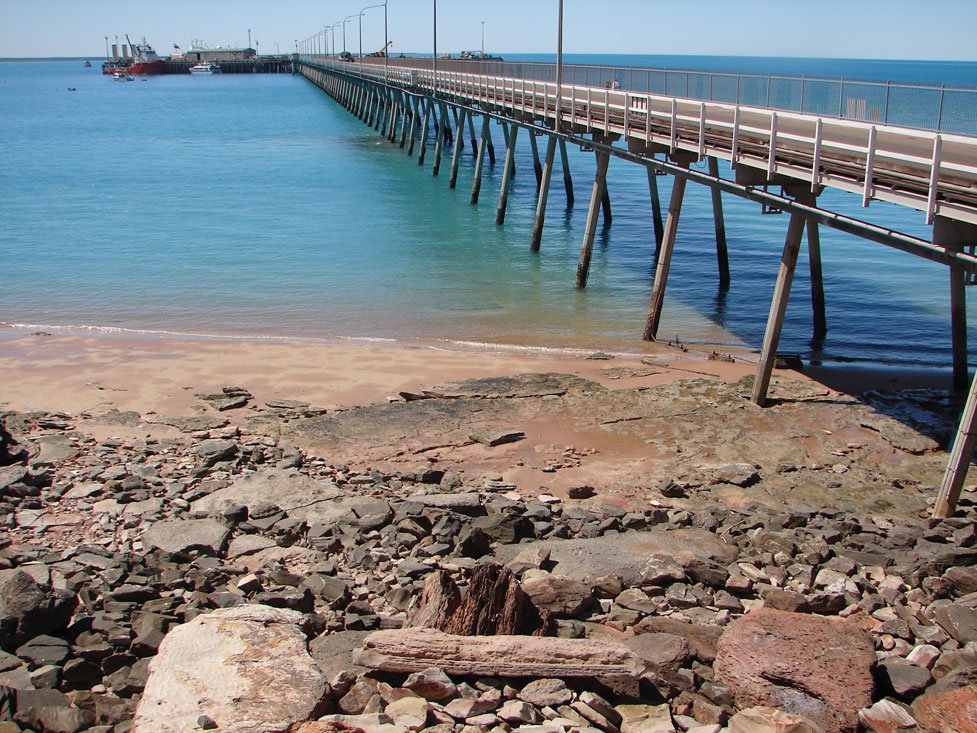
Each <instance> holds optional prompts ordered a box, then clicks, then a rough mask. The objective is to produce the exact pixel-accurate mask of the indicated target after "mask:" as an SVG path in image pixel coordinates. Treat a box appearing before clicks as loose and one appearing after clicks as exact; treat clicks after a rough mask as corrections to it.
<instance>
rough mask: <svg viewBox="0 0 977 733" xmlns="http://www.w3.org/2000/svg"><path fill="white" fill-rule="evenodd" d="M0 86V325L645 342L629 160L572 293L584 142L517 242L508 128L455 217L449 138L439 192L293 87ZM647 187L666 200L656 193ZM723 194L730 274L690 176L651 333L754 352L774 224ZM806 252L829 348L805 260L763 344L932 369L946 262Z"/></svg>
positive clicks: (238, 79) (879, 216)
mask: <svg viewBox="0 0 977 733" xmlns="http://www.w3.org/2000/svg"><path fill="white" fill-rule="evenodd" d="M673 58H674V57H673ZM611 62H615V63H617V62H619V59H616V58H615V59H611ZM971 66H973V65H971ZM0 79H3V81H2V82H0V142H2V149H3V151H4V156H3V165H2V166H0V191H2V194H3V195H2V196H0V221H2V223H3V224H2V230H0V262H2V275H0V322H3V323H5V324H8V325H9V324H22V325H29V326H31V327H33V326H46V327H51V326H72V327H85V328H92V327H96V328H108V329H131V330H142V331H163V332H174V333H193V334H216V335H231V336H238V335H240V336H289V337H307V338H316V339H327V340H330V339H343V338H370V339H374V338H378V339H398V340H408V341H410V340H421V341H425V342H430V341H438V340H447V341H465V342H479V343H493V344H515V345H526V346H547V347H555V348H586V349H593V348H603V349H624V350H627V349H640V348H641V342H640V334H641V330H642V326H643V322H644V317H645V313H646V309H647V303H648V297H649V293H650V286H651V276H652V261H653V253H654V238H653V234H652V229H651V219H650V207H649V203H648V192H647V181H646V178H645V173H644V170H643V169H641V168H639V167H637V166H634V165H631V164H627V163H624V162H622V161H616V160H615V161H613V162H612V163H611V171H610V176H609V189H610V195H611V198H612V202H613V207H614V222H613V226H612V227H610V228H609V229H601V230H600V231H599V233H598V241H597V245H596V247H595V251H594V259H593V264H592V268H591V278H590V284H589V286H588V288H587V289H586V291H577V290H575V289H574V287H573V280H574V273H575V268H576V261H577V256H578V253H579V247H580V240H581V237H582V230H583V225H584V218H585V216H586V200H587V198H588V196H589V188H590V185H589V180H588V179H592V176H593V168H594V159H593V154H592V153H584V152H581V151H579V150H577V149H576V148H571V150H570V152H571V158H570V167H571V170H572V173H573V176H574V183H575V187H576V194H577V203H576V205H575V206H574V207H572V208H568V207H567V206H566V201H565V197H564V194H563V187H562V185H560V181H561V177H560V175H559V170H558V171H557V174H556V176H555V178H554V186H553V192H552V194H551V199H550V207H549V210H548V217H547V228H546V231H545V234H544V239H543V247H542V251H541V253H539V254H538V255H533V254H531V253H530V252H529V239H530V234H531V231H532V217H533V211H534V205H535V193H536V191H535V177H534V175H533V172H532V162H531V161H532V158H531V153H530V148H529V140H528V137H526V136H525V133H523V136H522V138H521V141H520V147H519V151H518V156H517V176H516V179H515V182H514V185H513V190H512V193H511V195H510V200H509V210H508V217H507V221H506V223H505V225H504V226H502V227H497V226H496V225H495V203H496V197H497V191H498V179H499V178H500V176H501V169H502V152H503V142H502V135H501V128H499V127H496V126H493V127H492V133H493V136H494V138H495V145H496V150H497V152H498V154H499V159H498V162H497V164H496V165H495V166H494V167H492V166H486V178H485V182H484V184H483V188H482V201H481V203H480V205H479V206H477V207H473V206H471V205H470V203H469V193H470V188H471V177H472V169H473V160H472V156H471V150H470V149H469V148H468V147H467V146H466V149H465V155H464V158H463V161H462V167H461V173H460V175H459V185H458V189H457V190H455V191H451V190H449V189H448V185H447V172H448V165H447V162H446V163H445V164H444V165H443V166H442V175H441V176H440V177H438V178H434V177H432V175H431V171H430V161H431V159H432V156H431V153H432V152H433V151H429V157H428V162H427V164H426V165H425V167H423V168H421V167H419V166H418V165H417V159H416V157H415V158H408V157H407V156H406V155H405V154H404V151H402V150H401V149H400V148H399V147H395V146H391V145H389V144H388V143H386V142H385V141H384V140H382V139H381V138H380V137H379V136H378V135H377V134H376V133H374V132H373V131H372V130H371V129H369V128H367V127H366V126H364V125H363V124H362V123H361V122H359V120H357V119H356V118H354V117H352V116H351V115H350V114H349V113H348V112H346V111H345V110H344V109H342V108H341V107H340V106H338V105H337V104H336V103H335V102H334V101H332V100H331V99H329V98H328V97H326V96H325V95H324V94H322V92H320V91H319V90H317V89H316V88H315V87H313V86H312V85H311V84H309V83H308V82H307V81H305V80H304V79H303V78H301V77H293V76H288V75H279V76H265V75H241V76H237V75H225V76H219V77H189V76H173V77H156V78H152V79H149V80H148V81H135V82H131V83H120V82H115V81H112V80H110V79H108V78H105V77H103V76H102V75H101V74H100V73H99V69H98V68H97V67H96V68H93V69H84V68H82V67H81V64H80V63H78V62H74V61H71V62H51V63H38V62H31V63H28V62H24V63H4V64H0ZM931 81H936V82H939V79H931ZM68 87H75V88H76V89H77V91H74V92H69V91H68ZM466 141H467V136H466ZM659 182H660V185H661V195H662V198H663V203H664V202H665V201H667V196H668V193H669V186H670V184H669V181H668V179H664V178H660V179H659ZM724 203H725V208H726V228H727V236H728V239H729V246H730V259H731V271H732V285H731V287H730V288H729V290H728V291H726V292H721V291H720V290H719V289H718V275H717V272H716V264H715V243H714V239H713V234H712V214H711V208H710V198H709V194H708V192H707V191H706V190H704V189H701V190H700V189H698V188H697V187H691V188H690V189H689V191H688V193H687V204H686V209H685V211H684V213H683V217H682V222H681V226H680V234H679V240H678V244H677V248H676V254H675V257H674V260H673V267H672V273H671V277H670V280H669V298H668V299H667V301H666V307H665V314H664V319H663V322H662V327H661V332H660V333H661V335H662V336H663V337H668V338H671V337H675V336H677V337H678V338H680V339H681V340H683V341H689V342H695V341H700V342H701V341H706V342H718V343H730V344H746V345H747V346H750V347H757V346H759V344H760V342H761V340H762V336H763V328H764V325H765V322H766V315H767V309H768V307H769V300H770V295H771V293H772V290H773V283H774V278H775V275H776V271H777V265H778V262H779V258H780V252H781V249H782V246H783V238H784V233H785V231H786V226H787V218H786V217H784V216H761V215H760V213H759V210H758V207H756V206H755V205H753V204H748V203H746V202H743V201H740V200H739V199H734V198H726V199H724ZM822 203H823V204H824V205H827V206H832V207H835V208H836V209H837V210H839V211H841V212H842V213H846V214H849V215H854V216H869V217H870V218H871V219H872V220H873V221H877V222H881V223H884V224H885V225H887V226H890V227H892V228H894V229H899V230H902V231H905V232H908V233H911V234H916V235H919V236H928V228H927V227H926V226H925V225H924V222H923V218H922V216H921V215H919V214H917V213H914V212H910V211H907V210H903V209H899V208H897V207H894V206H888V205H884V204H873V205H872V208H871V209H870V210H869V211H867V212H866V211H864V210H862V208H861V206H860V201H859V200H857V198H855V197H850V196H846V195H844V194H840V193H831V192H829V193H826V194H825V195H824V196H823V197H822ZM822 251H823V260H824V270H825V286H826V293H827V304H828V312H827V317H828V326H829V334H828V338H827V340H826V341H825V342H824V344H823V346H822V347H821V348H820V349H818V350H816V351H815V350H812V346H811V343H810V340H811V325H810V324H811V307H810V297H809V283H808V280H807V278H806V275H805V268H806V260H805V259H804V255H803V254H802V264H801V267H800V269H799V271H798V277H797V278H796V279H795V283H794V290H793V293H792V298H791V305H790V308H789V310H788V319H787V324H786V327H785V332H784V336H783V338H782V340H781V349H782V350H784V351H793V352H797V353H803V354H808V355H815V356H822V357H827V358H832V357H834V358H852V359H870V360H877V361H888V362H912V363H920V364H939V365H943V364H946V363H948V362H949V301H948V276H947V273H946V270H945V269H944V268H942V267H940V266H937V265H934V264H931V263H928V262H926V261H923V260H920V259H918V258H915V257H912V256H909V255H905V254H902V253H899V252H896V251H893V250H889V249H886V248H884V247H882V246H880V245H876V244H871V243H868V242H864V241H862V240H859V239H857V238H854V237H850V236H847V235H843V234H838V233H835V232H832V231H828V230H825V231H823V232H822ZM971 317H972V318H973V313H972V316H971Z"/></svg>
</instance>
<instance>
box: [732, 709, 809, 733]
mask: <svg viewBox="0 0 977 733" xmlns="http://www.w3.org/2000/svg"><path fill="white" fill-rule="evenodd" d="M729 733H821V729H820V728H819V727H818V726H817V725H815V724H814V723H812V722H810V721H808V720H805V719H804V718H802V717H800V716H799V715H792V714H790V713H785V712H784V711H783V710H777V709H775V708H768V707H755V708H747V709H746V710H740V711H739V712H738V713H736V715H734V716H733V717H732V718H730V719H729Z"/></svg>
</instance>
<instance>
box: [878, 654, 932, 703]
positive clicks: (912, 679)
mask: <svg viewBox="0 0 977 733" xmlns="http://www.w3.org/2000/svg"><path fill="white" fill-rule="evenodd" d="M878 670H879V672H880V673H881V678H882V680H883V681H884V682H886V683H888V685H889V689H891V690H892V692H893V693H895V695H896V697H898V698H899V699H900V700H907V699H911V698H913V697H915V696H916V694H917V693H919V692H921V691H922V690H924V689H925V688H926V686H927V685H929V683H930V682H932V680H933V677H932V676H931V675H930V672H929V670H928V669H926V668H925V667H919V666H917V665H915V664H912V663H911V662H907V661H905V660H904V659H900V658H898V657H890V658H888V659H883V660H882V661H881V662H880V663H879V666H878Z"/></svg>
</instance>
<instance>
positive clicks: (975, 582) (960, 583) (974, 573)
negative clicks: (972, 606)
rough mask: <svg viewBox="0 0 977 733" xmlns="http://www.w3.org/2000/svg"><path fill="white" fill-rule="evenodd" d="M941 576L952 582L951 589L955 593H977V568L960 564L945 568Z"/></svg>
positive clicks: (961, 594) (962, 594)
mask: <svg viewBox="0 0 977 733" xmlns="http://www.w3.org/2000/svg"><path fill="white" fill-rule="evenodd" d="M943 576H944V577H945V578H946V579H947V580H949V581H950V582H951V583H953V590H954V591H955V592H956V594H957V595H960V596H964V595H967V594H968V593H977V568H970V567H961V566H957V567H952V568H947V571H946V572H945V573H944V574H943Z"/></svg>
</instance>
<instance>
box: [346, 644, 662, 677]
mask: <svg viewBox="0 0 977 733" xmlns="http://www.w3.org/2000/svg"><path fill="white" fill-rule="evenodd" d="M353 661H354V662H356V663H357V664H362V665H363V666H366V667H370V668H372V669H378V670H381V671H384V672H418V671H421V670H423V669H427V668H428V667H435V666H436V667H439V668H441V669H443V670H444V671H445V672H447V673H448V674H462V675H474V676H487V677H559V678H564V679H565V678H585V679H586V678H596V679H598V680H600V681H602V682H603V683H604V684H606V685H608V686H609V687H611V688H612V689H615V690H623V691H627V690H636V688H637V680H638V677H639V676H640V674H641V672H642V671H643V669H644V667H643V665H642V664H641V662H640V661H639V660H638V658H637V657H635V656H634V654H632V653H631V652H630V650H628V649H627V648H626V647H624V646H623V645H621V644H615V643H613V642H607V641H600V642H597V641H589V640H585V639H554V638H548V637H526V636H455V635H450V634H443V633H441V632H438V631H435V630H433V629H404V630H399V631H376V632H374V633H372V634H370V636H368V637H367V638H366V639H365V640H364V641H363V649H362V650H361V651H360V652H358V653H356V654H354V656H353Z"/></svg>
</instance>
